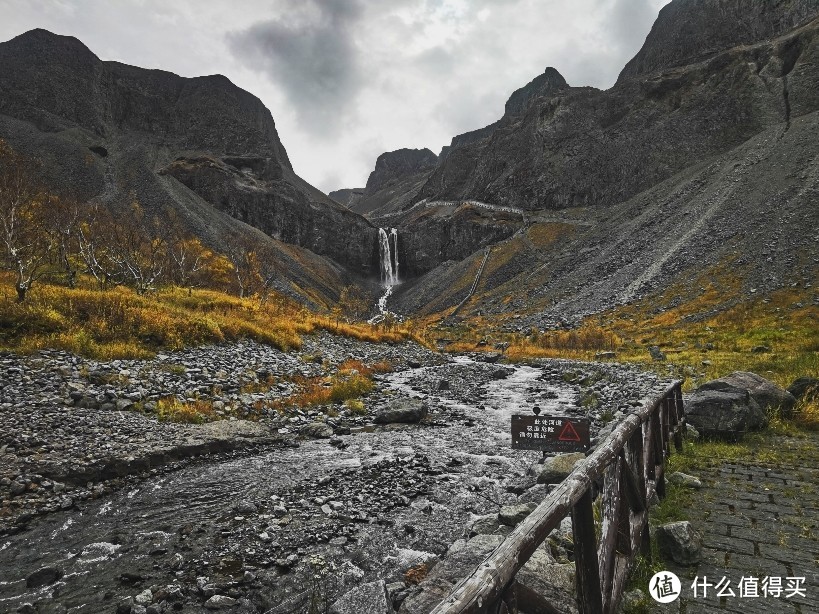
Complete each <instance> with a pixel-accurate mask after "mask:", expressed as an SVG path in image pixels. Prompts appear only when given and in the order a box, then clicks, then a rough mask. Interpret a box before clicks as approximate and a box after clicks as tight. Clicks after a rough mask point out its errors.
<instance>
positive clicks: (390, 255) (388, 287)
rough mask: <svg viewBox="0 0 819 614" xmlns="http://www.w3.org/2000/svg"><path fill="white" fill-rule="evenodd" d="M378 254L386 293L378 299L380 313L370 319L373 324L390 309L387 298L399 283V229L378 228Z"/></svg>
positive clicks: (382, 282)
mask: <svg viewBox="0 0 819 614" xmlns="http://www.w3.org/2000/svg"><path fill="white" fill-rule="evenodd" d="M387 231H389V232H387ZM378 255H379V259H380V264H381V284H382V285H383V286H384V294H383V295H382V296H381V298H379V299H378V315H376V316H375V317H374V318H372V319H370V323H371V324H372V323H375V322H379V321H381V320H382V319H383V318H384V314H386V313H387V311H388V309H387V299H388V298H390V295H391V294H392V288H393V286H395V285H397V284H398V229H396V228H389V229H387V228H379V229H378Z"/></svg>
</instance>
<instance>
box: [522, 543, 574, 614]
mask: <svg viewBox="0 0 819 614" xmlns="http://www.w3.org/2000/svg"><path fill="white" fill-rule="evenodd" d="M515 579H516V580H517V581H518V582H520V583H521V584H522V585H523V586H525V587H526V588H528V589H529V590H531V591H534V592H535V593H537V594H539V595H548V596H549V602H550V603H551V604H552V605H554V606H555V607H556V609H557V611H559V612H565V613H566V614H576V613H577V612H578V609H577V603H576V598H575V565H574V563H558V562H556V561H555V559H554V558H553V557H552V556H551V554H550V553H549V551H548V550H547V549H544V548H543V547H541V548H538V549H537V550H535V552H534V554H533V555H532V557H531V558H530V559H529V560H528V561H527V562H526V564H525V565H524V566H523V568H522V569H521V570H520V571H519V572H518V574H517V576H516V577H515Z"/></svg>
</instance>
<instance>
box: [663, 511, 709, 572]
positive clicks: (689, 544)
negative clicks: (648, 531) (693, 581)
mask: <svg viewBox="0 0 819 614" xmlns="http://www.w3.org/2000/svg"><path fill="white" fill-rule="evenodd" d="M655 535H656V539H657V546H658V548H659V550H660V555H661V556H662V557H663V558H664V559H665V560H670V561H674V562H675V563H677V564H678V565H696V564H697V563H699V562H700V561H702V537H701V536H700V534H699V533H697V532H696V531H695V530H694V527H692V526H691V523H690V522H688V521H687V520H683V521H680V522H670V523H668V524H664V525H662V526H659V527H657V531H656V534H655Z"/></svg>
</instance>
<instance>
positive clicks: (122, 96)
mask: <svg viewBox="0 0 819 614" xmlns="http://www.w3.org/2000/svg"><path fill="white" fill-rule="evenodd" d="M0 136H4V137H5V138H7V139H9V140H10V142H11V143H12V145H13V146H16V147H18V148H20V149H21V150H22V151H24V152H26V153H28V154H30V155H34V156H36V157H39V158H41V159H43V161H44V165H43V166H44V167H45V168H46V169H47V175H48V179H49V180H50V181H51V182H53V183H54V184H55V187H56V188H57V189H58V190H59V189H64V190H65V191H71V192H72V193H74V194H76V195H78V196H80V197H82V198H101V199H102V200H104V201H110V202H114V201H116V200H117V199H119V198H121V197H122V195H124V194H134V195H135V196H136V197H137V199H139V200H140V202H142V203H143V204H144V205H146V206H148V207H151V208H153V209H155V210H158V211H162V210H163V209H165V208H168V207H170V208H173V209H176V210H177V211H178V212H180V213H182V215H183V218H188V221H189V222H190V224H191V226H192V227H194V228H197V229H201V228H203V227H206V228H208V227H214V226H216V225H217V224H216V222H215V220H210V219H207V215H208V214H207V207H203V206H199V207H198V208H197V212H196V214H194V213H192V207H191V206H190V204H189V203H188V200H189V199H191V198H195V197H199V198H200V199H202V200H203V201H205V203H207V204H208V205H210V207H211V208H212V209H211V210H213V209H215V210H218V211H223V212H225V213H228V214H229V215H231V216H233V217H234V218H236V219H237V220H241V221H244V222H246V223H248V224H250V225H252V226H255V227H256V228H259V229H260V230H262V231H263V232H265V233H266V234H268V235H269V236H271V237H275V238H280V239H281V240H283V241H286V242H289V243H293V244H295V245H298V246H301V247H304V248H307V249H310V250H312V251H314V252H315V253H317V254H321V255H323V256H326V257H329V258H332V259H333V260H335V261H336V262H339V263H341V264H343V265H345V266H346V267H348V268H349V270H350V271H351V272H353V273H355V274H362V275H370V274H374V272H375V271H377V257H378V255H377V251H376V250H377V244H376V235H377V229H375V228H374V227H373V226H372V225H371V224H369V223H368V222H367V221H366V220H365V219H364V218H362V217H360V216H358V215H355V214H353V213H351V212H350V211H348V210H347V209H345V208H343V207H341V206H339V205H338V204H337V203H335V202H334V201H333V200H331V199H330V198H328V197H327V196H325V195H324V194H322V193H321V192H320V191H319V190H317V189H315V188H314V187H312V186H310V185H309V184H308V183H306V182H305V181H303V180H302V179H301V178H299V177H298V176H297V175H296V174H295V173H294V172H293V168H292V166H291V164H290V160H289V159H288V157H287V152H286V151H285V149H284V146H283V145H282V143H281V141H280V140H279V136H278V133H277V131H276V126H275V123H274V121H273V117H272V116H271V114H270V111H268V109H267V108H266V107H265V106H264V104H262V102H261V101H260V100H259V99H258V98H256V97H255V96H253V95H252V94H250V93H249V92H246V91H244V90H242V89H241V88H239V87H236V86H235V85H234V84H233V83H231V82H230V80H228V79H227V78H226V77H223V76H221V75H212V76H207V77H196V78H190V79H189V78H183V77H180V76H178V75H175V74H172V73H169V72H165V71H161V70H146V69H143V68H137V67H134V66H128V65H125V64H120V63H118V62H103V61H101V60H100V59H99V58H97V57H96V56H95V55H94V54H93V53H92V52H91V51H89V50H88V48H87V47H85V45H83V44H82V43H81V42H80V41H78V40H76V39H75V38H72V37H66V36H58V35H55V34H52V33H50V32H46V31H45V30H33V31H31V32H28V33H26V34H23V35H21V36H18V37H16V38H14V39H12V40H10V41H8V42H6V43H0ZM89 152H90V154H93V155H91V156H90V158H89ZM183 186H184V187H183ZM185 188H187V189H188V190H189V191H186V190H185ZM194 195H195V196H194ZM203 215H204V216H205V217H206V219H201V218H202V216H203ZM193 218H196V219H193ZM220 224H221V223H220ZM236 231H237V232H241V231H240V230H239V229H238V227H237V230H236ZM217 235H218V233H217ZM212 238H213V240H214V242H219V241H220V240H224V237H220V236H213V237H212ZM351 238H352V240H350V239H351Z"/></svg>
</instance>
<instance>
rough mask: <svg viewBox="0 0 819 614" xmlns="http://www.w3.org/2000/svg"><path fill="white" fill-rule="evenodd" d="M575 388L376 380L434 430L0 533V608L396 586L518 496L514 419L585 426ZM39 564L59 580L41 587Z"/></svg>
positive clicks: (272, 606) (197, 471)
mask: <svg viewBox="0 0 819 614" xmlns="http://www.w3.org/2000/svg"><path fill="white" fill-rule="evenodd" d="M576 393H577V386H573V385H571V384H568V383H566V382H565V381H563V380H561V379H560V378H558V377H556V372H555V373H551V374H550V373H548V372H547V370H545V369H543V368H540V367H534V366H526V365H516V366H503V367H500V366H498V365H491V364H486V363H481V362H477V361H475V360H473V359H471V358H467V357H455V358H454V359H452V360H451V361H450V362H449V363H448V364H445V365H438V366H427V367H420V368H415V369H407V370H404V371H399V372H395V373H390V374H386V375H383V376H379V380H378V387H377V391H376V393H375V394H376V395H380V396H381V397H384V398H387V399H389V398H394V397H418V398H422V399H424V400H425V401H426V402H427V403H428V405H429V407H430V414H429V416H428V418H427V420H426V421H425V423H421V424H417V425H398V424H396V425H384V426H380V427H374V428H373V427H370V428H364V429H355V430H357V431H358V432H353V433H352V434H350V435H345V436H343V437H341V438H340V439H341V442H340V443H339V442H336V444H335V445H331V444H330V443H328V441H327V440H305V441H302V442H301V444H300V446H299V447H285V446H282V447H277V448H275V449H270V450H269V451H267V452H265V453H263V454H256V455H253V456H247V457H244V458H236V459H230V460H219V461H217V462H208V463H193V464H191V465H189V466H187V467H184V468H182V469H180V470H177V471H174V472H169V473H165V474H160V475H157V476H155V477H152V478H150V479H148V480H146V481H143V482H140V483H138V484H137V485H135V486H132V487H127V488H124V489H122V490H120V491H117V492H115V493H114V494H112V495H111V496H108V497H104V498H102V499H98V500H93V501H92V500H89V501H86V502H83V503H82V504H80V505H79V506H78V509H74V510H68V511H61V512H57V513H53V514H49V515H46V516H43V517H40V518H38V519H36V520H34V521H33V522H32V523H31V524H30V528H29V530H27V531H24V532H22V533H20V534H17V535H12V536H6V537H2V538H0V612H147V613H148V614H151V613H152V612H165V611H182V612H201V611H202V608H203V603H204V602H205V601H206V600H207V599H209V598H210V597H212V596H213V595H222V596H224V597H225V598H226V599H228V600H232V601H230V602H229V603H230V604H231V605H232V608H231V611H246V612H270V613H271V614H275V613H276V612H302V611H305V612H306V611H309V610H308V609H305V608H307V607H308V604H309V603H311V602H315V600H316V599H317V598H320V599H322V600H324V602H327V603H330V602H332V600H333V599H335V598H337V597H338V596H339V595H341V594H343V593H344V591H345V590H347V589H348V588H349V587H351V586H355V585H357V584H360V583H361V582H362V581H366V580H372V579H384V580H385V581H388V582H389V581H401V580H402V578H403V574H404V573H405V572H406V570H407V569H408V568H409V567H411V566H412V565H413V564H418V562H425V561H430V560H433V559H437V557H440V556H441V555H443V554H444V553H445V552H446V550H447V548H448V547H449V545H450V544H451V543H452V542H453V541H455V540H456V539H458V538H459V537H462V536H463V534H464V531H465V527H466V526H467V524H468V523H469V521H470V520H472V519H474V518H475V517H476V516H477V515H480V514H485V513H487V512H489V511H495V512H497V510H498V509H499V507H500V506H501V505H503V504H507V503H510V502H514V501H515V499H516V496H515V495H514V494H512V493H511V492H509V490H508V489H506V488H505V485H507V484H508V483H509V482H510V481H511V480H521V479H527V478H526V476H527V472H528V471H529V469H530V468H531V467H532V466H533V465H534V464H535V463H536V462H537V461H538V460H539V458H540V453H539V452H533V451H520V450H512V449H511V436H510V426H509V425H510V417H511V415H512V414H513V413H528V412H529V411H531V409H532V407H534V406H535V405H538V406H539V407H540V408H541V411H542V413H543V414H544V415H567V414H568V415H575V416H578V417H584V416H588V412H587V411H586V410H585V409H582V408H580V407H577V406H576V403H575V398H576ZM528 479H532V478H528ZM42 569H46V570H53V573H54V574H55V575H56V576H59V579H58V580H57V581H56V582H53V583H47V584H46V585H45V586H36V584H37V582H36V581H34V582H32V580H31V577H32V574H34V573H35V572H37V571H38V570H42ZM43 573H46V575H47V574H48V572H43ZM27 578H28V582H27ZM317 578H318V579H319V581H318V583H317V580H316V579H317ZM329 584H332V586H330V585H329ZM146 589H147V591H148V594H147V595H146V594H145V593H146ZM317 595H318V597H317ZM226 603H228V602H226ZM27 604H29V605H27ZM208 607H210V606H208ZM322 611H323V610H322Z"/></svg>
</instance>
